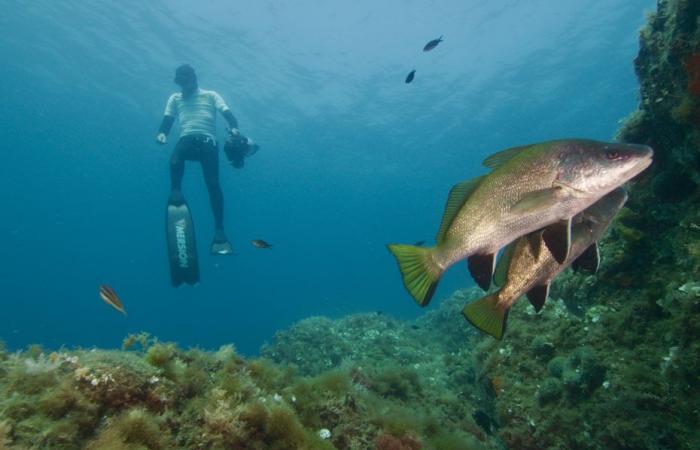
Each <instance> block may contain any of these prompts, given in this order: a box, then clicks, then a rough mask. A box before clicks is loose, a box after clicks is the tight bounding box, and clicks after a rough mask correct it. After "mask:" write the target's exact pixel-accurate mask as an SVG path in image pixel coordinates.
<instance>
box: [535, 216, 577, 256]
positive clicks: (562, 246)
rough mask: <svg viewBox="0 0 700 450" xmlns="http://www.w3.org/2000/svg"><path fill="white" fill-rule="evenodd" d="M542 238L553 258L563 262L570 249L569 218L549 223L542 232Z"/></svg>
mask: <svg viewBox="0 0 700 450" xmlns="http://www.w3.org/2000/svg"><path fill="white" fill-rule="evenodd" d="M542 240H543V241H544V243H545V245H546V246H547V249H549V252H550V253H551V254H552V256H553V257H554V259H555V260H556V261H557V262H558V263H559V264H564V261H566V258H568V256H569V251H570V250H571V219H565V220H560V221H559V222H556V223H553V224H551V225H549V226H548V227H547V228H545V229H544V231H543V232H542Z"/></svg>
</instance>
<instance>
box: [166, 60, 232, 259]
mask: <svg viewBox="0 0 700 450" xmlns="http://www.w3.org/2000/svg"><path fill="white" fill-rule="evenodd" d="M174 81H175V84H177V85H178V86H179V87H180V92H176V93H174V94H172V95H171V96H170V97H169V98H168V102H167V104H166V106H165V113H164V115H163V120H162V122H161V124H160V128H159V130H158V135H157V136H156V142H157V143H158V144H160V145H165V144H166V143H167V141H168V140H167V135H168V134H169V133H170V130H171V128H172V126H173V123H174V122H175V119H176V118H177V119H178V121H179V123H180V139H179V140H178V141H177V144H176V145H175V149H174V150H173V153H172V156H171V157H170V197H169V200H168V203H169V205H173V206H180V205H184V204H185V198H184V197H183V195H182V186H181V185H182V177H183V175H184V173H185V161H199V162H200V163H201V164H202V171H203V174H204V182H205V183H206V185H207V190H208V191H209V201H210V203H211V209H212V212H213V213H214V239H213V242H212V244H211V248H210V251H211V253H212V254H216V255H230V254H232V253H233V248H232V247H231V243H230V242H229V240H228V238H227V237H226V233H224V196H223V191H222V190H221V185H220V183H219V153H218V145H217V142H216V112H217V111H218V112H219V113H221V115H222V116H223V117H224V119H226V122H227V124H228V126H229V130H228V134H229V139H231V138H234V139H236V138H239V137H240V136H241V133H240V131H239V129H238V121H237V120H236V118H235V117H234V115H233V113H232V112H231V109H230V108H229V107H228V106H227V105H226V102H224V99H223V98H222V97H221V95H219V94H218V93H217V92H215V91H210V90H204V89H200V88H199V85H198V83H197V74H196V73H195V71H194V68H193V67H192V66H190V65H189V64H182V65H181V66H179V67H178V68H177V69H176V70H175V80H174Z"/></svg>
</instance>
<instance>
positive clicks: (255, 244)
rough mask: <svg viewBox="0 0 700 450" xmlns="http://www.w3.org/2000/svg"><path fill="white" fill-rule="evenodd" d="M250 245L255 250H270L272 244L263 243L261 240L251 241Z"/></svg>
mask: <svg viewBox="0 0 700 450" xmlns="http://www.w3.org/2000/svg"><path fill="white" fill-rule="evenodd" d="M250 243H251V244H253V247H256V248H272V244H270V243H268V242H265V241H263V240H262V239H253V240H252V241H250Z"/></svg>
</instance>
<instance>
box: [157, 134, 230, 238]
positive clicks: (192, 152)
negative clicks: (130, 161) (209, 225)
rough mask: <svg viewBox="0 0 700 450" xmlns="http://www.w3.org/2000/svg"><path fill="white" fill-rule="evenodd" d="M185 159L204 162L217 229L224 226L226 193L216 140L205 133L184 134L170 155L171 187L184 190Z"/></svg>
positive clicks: (203, 169) (205, 180) (206, 181)
mask: <svg viewBox="0 0 700 450" xmlns="http://www.w3.org/2000/svg"><path fill="white" fill-rule="evenodd" d="M185 161H199V162H200V163H202V172H203V174H204V182H205V183H206V185H207V190H208V191H209V202H210V203H211V209H212V211H213V213H214V223H215V226H216V229H223V227H224V195H223V192H222V190H221V185H220V184H219V150H218V146H217V144H216V141H215V140H214V139H213V138H212V137H210V136H206V135H203V134H190V135H186V136H182V137H181V138H180V140H178V141H177V144H176V145H175V149H174V150H173V154H172V156H171V157H170V188H171V189H172V190H177V191H181V190H182V177H183V175H184V174H185Z"/></svg>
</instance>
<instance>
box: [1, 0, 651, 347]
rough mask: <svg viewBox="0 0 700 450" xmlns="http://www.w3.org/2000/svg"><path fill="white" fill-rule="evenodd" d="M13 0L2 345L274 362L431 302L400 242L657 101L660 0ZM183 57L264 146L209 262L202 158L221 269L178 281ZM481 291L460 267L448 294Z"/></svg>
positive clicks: (235, 182)
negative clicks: (215, 352) (489, 165)
mask: <svg viewBox="0 0 700 450" xmlns="http://www.w3.org/2000/svg"><path fill="white" fill-rule="evenodd" d="M1 4H2V10H3V14H2V15H0V30H2V32H1V33H2V39H1V40H0V60H1V61H2V64H1V66H0V86H1V87H2V97H1V98H2V108H0V142H2V146H1V148H2V159H3V163H2V164H0V192H1V193H2V194H1V195H2V205H3V208H4V211H3V213H2V220H1V221H0V248H2V251H1V253H0V257H1V258H2V260H1V261H0V298H1V299H2V300H1V304H2V313H1V315H0V339H3V340H5V341H6V343H7V344H8V345H9V346H10V347H13V348H16V347H20V346H25V345H27V344H29V343H42V344H44V345H47V346H50V347H57V346H60V345H68V346H75V345H80V346H86V347H87V346H93V345H96V346H104V347H117V346H119V345H120V343H121V340H122V338H123V337H124V336H125V335H126V334H127V333H130V332H137V331H141V330H145V331H148V332H150V333H152V334H154V335H156V336H158V337H159V338H160V339H163V340H173V341H177V342H178V343H180V344H182V345H185V346H190V345H192V346H194V345H196V346H202V347H207V348H209V347H217V346H219V345H221V344H224V343H229V342H233V343H235V344H236V346H237V347H238V348H239V349H240V350H241V351H243V352H245V353H247V354H254V353H256V352H257V350H258V348H259V346H260V345H261V344H262V343H263V342H264V341H266V340H269V339H270V338H271V337H272V335H273V334H274V332H275V330H278V329H280V328H284V327H287V326H288V325H290V324H291V323H292V322H294V321H296V320H299V319H301V318H304V317H308V316H310V315H319V314H323V315H328V316H331V317H339V316H342V315H345V314H349V313H352V312H357V311H382V312H384V313H390V314H394V315H397V316H399V317H405V318H410V317H415V316H416V315H418V314H421V313H422V310H420V309H419V308H418V307H417V306H416V305H415V304H414V302H413V300H412V299H411V298H410V296H409V295H408V294H407V293H406V292H404V290H403V286H402V284H401V280H400V277H399V273H398V270H397V268H396V266H395V263H394V261H393V258H392V257H391V255H390V254H389V253H388V252H387V251H386V249H385V247H384V245H385V244H386V243H388V242H407V243H411V242H414V241H416V240H421V239H428V240H430V239H432V237H433V236H434V234H435V232H436V230H437V226H438V224H439V221H440V215H441V213H442V207H443V204H444V201H445V198H446V195H447V191H448V190H449V188H450V186H451V185H453V184H454V183H456V182H458V181H461V180H464V179H466V178H470V177H472V176H474V175H478V174H481V173H484V172H485V171H484V169H483V168H482V167H481V166H480V161H481V160H482V159H483V158H484V157H485V156H487V155H488V154H490V153H492V152H494V151H497V150H500V149H503V148H506V147H509V146H514V145H520V144H525V143H530V142H535V141H542V140H549V139H555V138H562V137H588V138H594V139H602V140H609V139H611V138H612V136H613V135H614V133H615V131H616V129H617V127H618V121H619V120H620V119H622V118H624V117H625V116H626V115H628V114H629V113H630V112H631V111H633V110H634V109H635V107H636V104H637V81H636V78H635V76H634V72H633V65H632V60H633V58H634V56H635V55H636V52H637V50H638V45H637V33H638V29H639V28H640V27H641V25H642V24H643V22H644V13H645V11H650V10H652V9H653V7H654V5H655V2H653V1H652V0H560V1H557V2H554V1H551V0H532V1H517V0H512V1H502V2H489V1H486V0H480V1H475V0H468V1H466V0H452V1H439V2H438V1H406V0H387V1H382V2H376V1H370V0H358V1H354V2H335V1H331V2H324V1H320V0H297V1H294V2H288V1H283V0H258V1H246V2H230V1H224V0H217V1H211V2H188V1H163V0H159V1H149V2H141V1H135V0H126V1H119V2H117V1H111V2H107V1H104V2H82V1H60V2H57V1H52V0H51V1H49V0H42V1H28V2H19V1H10V0H3V1H2V2H1ZM441 34H443V35H444V36H445V41H444V42H443V43H442V44H440V46H438V47H437V48H436V49H435V50H433V51H432V52H430V53H423V52H422V51H421V49H422V47H423V45H424V44H425V43H426V42H427V41H428V40H430V39H433V38H436V37H438V36H439V35H441ZM183 62H189V63H190V64H192V65H193V66H194V67H195V68H196V70H197V73H198V75H199V80H200V86H201V87H203V88H206V89H214V90H217V91H218V92H219V93H221V94H222V96H223V97H224V98H225V99H226V101H227V102H228V104H229V105H230V106H231V108H232V110H233V112H234V114H235V115H236V117H237V118H238V120H239V123H240V127H241V130H242V131H243V132H244V134H246V135H248V136H251V137H252V138H253V139H255V140H256V141H257V142H259V143H260V144H261V146H262V149H261V151H260V152H259V153H258V154H257V155H255V156H254V157H252V158H251V159H249V160H248V161H247V163H246V167H245V168H244V169H243V170H234V169H232V168H230V167H228V166H223V165H222V167H221V181H222V187H223V190H224V195H225V202H226V203H225V208H226V229H227V233H228V234H229V237H230V238H231V239H232V241H233V243H234V246H235V247H236V250H237V253H238V255H237V256H234V257H215V256H210V255H208V254H207V252H206V250H207V248H208V245H209V242H210V241H211V238H212V229H213V220H212V217H211V211H210V209H209V203H208V196H207V193H206V190H205V187H204V183H203V180H202V176H201V171H200V168H199V165H198V164H197V163H190V164H189V165H188V166H187V169H186V176H185V181H184V193H185V195H186V197H187V199H188V202H189V204H190V208H191V210H192V213H193V215H194V219H195V222H196V228H197V235H198V241H199V250H200V265H201V272H202V275H201V281H202V282H201V283H200V285H198V286H196V287H182V288H180V289H174V288H172V287H171V286H170V278H169V272H168V268H167V260H166V248H165V238H164V210H165V202H166V199H167V195H168V190H169V179H168V158H169V154H170V152H171V150H172V147H173V145H174V143H175V141H176V140H177V132H178V130H177V128H175V129H174V130H173V133H171V135H170V143H169V145H168V146H167V147H166V148H162V147H158V146H157V145H156V144H155V143H154V138H155V134H156V130H157V128H158V125H159V123H160V119H161V117H162V113H163V108H164V106H165V101H166V99H167V97H168V95H169V94H170V93H172V92H174V91H175V90H176V88H177V86H175V85H174V84H173V83H172V78H173V71H174V68H175V67H176V66H177V65H179V64H181V63H183ZM414 68H415V69H416V70H417V72H416V78H415V81H414V82H413V83H412V84H410V85H406V84H404V82H403V80H404V77H405V76H406V74H407V73H408V72H409V71H410V70H411V69H414ZM223 132H224V127H223V120H220V122H219V133H220V136H221V137H223ZM256 238H262V239H265V240H267V241H269V242H271V243H273V245H274V249H273V250H271V251H262V250H258V249H255V248H253V247H252V246H251V245H250V243H249V241H250V240H251V239H256ZM102 283H107V284H109V285H111V286H112V287H113V288H114V289H115V290H116V291H117V292H118V293H119V295H120V296H121V298H122V300H123V301H124V304H125V307H126V309H127V311H128V314H129V315H128V317H126V318H125V317H123V316H121V315H120V314H119V313H117V312H116V311H114V310H112V309H111V308H109V307H108V306H106V305H105V304H104V303H103V302H102V301H101V300H100V298H99V296H98V294H97V290H98V286H99V285H100V284H102ZM471 284H472V281H471V279H470V278H469V276H468V275H467V273H466V270H465V269H464V268H463V267H462V266H457V267H455V268H453V269H452V270H451V271H450V272H449V274H448V276H447V277H446V278H445V279H444V281H443V282H442V284H441V285H440V288H439V290H438V292H437V295H436V297H435V298H436V300H435V301H434V302H437V301H439V299H440V298H441V297H445V296H447V295H449V294H450V293H451V292H452V291H453V290H454V289H456V288H459V287H464V286H468V285H471ZM465 326H467V325H466V324H465Z"/></svg>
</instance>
